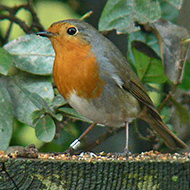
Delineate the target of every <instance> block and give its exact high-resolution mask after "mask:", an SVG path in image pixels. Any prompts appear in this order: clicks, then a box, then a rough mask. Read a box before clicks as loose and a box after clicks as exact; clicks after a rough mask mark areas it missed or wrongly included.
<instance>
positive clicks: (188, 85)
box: [179, 61, 190, 90]
mask: <svg viewBox="0 0 190 190" xmlns="http://www.w3.org/2000/svg"><path fill="white" fill-rule="evenodd" d="M179 87H180V88H182V89H184V90H189V89H190V62H189V61H187V64H186V66H185V70H184V78H183V81H182V83H181V84H180V85H179Z"/></svg>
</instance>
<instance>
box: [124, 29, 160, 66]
mask: <svg viewBox="0 0 190 190" xmlns="http://www.w3.org/2000/svg"><path fill="white" fill-rule="evenodd" d="M134 41H138V42H144V43H145V44H147V45H148V46H149V47H151V48H152V50H154V51H155V52H156V54H157V55H158V56H160V47H159V44H158V40H157V38H156V37H155V35H153V34H152V33H146V32H143V31H138V32H133V33H130V34H129V35H128V51H127V58H128V60H129V62H130V63H133V64H134V63H135V60H134V55H133V52H132V44H133V42H134Z"/></svg>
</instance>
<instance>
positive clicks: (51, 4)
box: [0, 0, 190, 153]
mask: <svg viewBox="0 0 190 190" xmlns="http://www.w3.org/2000/svg"><path fill="white" fill-rule="evenodd" d="M26 2H27V1H26V0H0V4H1V5H6V6H9V7H12V6H15V5H20V4H24V3H26ZM33 2H34V9H35V12H36V13H37V15H38V17H39V19H40V22H41V24H42V25H43V26H44V28H45V29H46V28H48V27H49V26H50V25H51V24H52V23H53V22H55V21H59V20H63V19H70V18H80V17H81V16H82V15H84V14H85V13H86V12H88V11H90V10H92V11H93V14H92V15H91V16H90V17H89V18H87V19H86V21H87V22H88V23H90V24H92V25H93V26H95V27H96V28H97V27H98V21H99V18H100V15H101V12H102V10H103V7H104V5H105V3H106V0H65V1H64V0H46V1H44V0H34V1H33ZM189 10H190V1H189V0H185V2H184V4H183V7H182V9H181V11H180V14H179V17H178V20H177V23H178V24H179V25H181V26H184V27H185V28H186V29H188V30H189V31H190V11H189ZM0 14H1V12H0ZM17 16H18V17H19V18H21V19H22V20H24V21H25V22H26V23H28V24H30V22H31V15H30V14H29V12H28V11H26V10H23V9H22V10H21V11H19V13H18V15H17ZM9 24H10V22H9V21H8V20H2V21H0V45H1V46H3V45H4V44H5V43H7V41H6V42H5V41H3V37H4V36H5V35H6V32H7V27H8V26H9ZM22 35H25V32H24V31H23V30H22V29H21V28H20V27H19V26H18V25H16V24H13V28H12V32H11V35H10V38H9V39H8V41H11V40H13V39H16V38H18V37H19V36H22ZM107 37H108V38H109V39H110V40H112V41H113V42H114V43H115V44H116V46H117V47H118V48H119V49H120V50H121V51H122V53H123V54H124V56H126V54H127V35H116V33H115V31H112V32H109V33H108V34H107ZM153 98H154V99H155V102H156V104H159V103H160V99H159V96H157V95H156V96H155V97H153ZM176 122H177V121H176ZM135 124H137V123H136V122H135V123H133V124H131V125H130V133H129V134H130V135H129V147H130V150H131V151H132V152H135V153H136V152H142V151H145V150H151V149H152V144H151V142H147V141H144V140H143V139H142V138H139V135H138V133H137V132H136V130H135V127H133V125H135ZM62 125H63V126H62V128H61V130H60V131H59V132H58V133H57V135H56V137H55V140H53V141H52V142H51V143H44V142H42V141H40V140H38V139H37V138H36V136H35V131H34V128H32V127H29V126H25V125H24V124H22V123H20V122H18V121H15V125H14V131H13V137H12V139H11V146H28V145H30V144H35V145H36V147H37V148H38V149H39V150H40V151H42V152H55V151H56V152H62V151H64V150H66V149H67V148H68V146H69V144H70V143H71V142H72V141H73V140H74V139H75V138H77V137H78V136H79V135H80V134H81V133H82V132H83V131H84V130H85V129H86V128H87V127H88V126H89V124H87V123H83V122H80V121H76V122H74V121H72V120H66V121H65V122H64V123H63V124H62ZM138 125H140V126H141V125H142V126H143V127H142V128H141V127H140V132H141V133H142V134H143V135H146V134H147V132H148V130H147V129H148V128H145V126H146V124H145V123H144V122H142V121H138ZM108 130H109V128H108V127H98V126H97V127H95V128H94V129H93V130H92V131H91V132H90V133H89V134H88V135H87V137H86V138H85V141H86V142H84V143H86V144H89V145H92V146H90V147H92V151H94V152H100V151H104V152H123V149H124V147H125V129H121V130H120V131H118V132H117V133H115V134H113V135H112V136H111V137H109V138H107V139H106V140H105V141H104V142H103V143H102V144H100V145H98V146H95V147H94V148H93V145H94V143H93V142H94V141H95V140H96V139H98V138H99V137H100V136H101V135H102V134H104V133H106V132H107V131H108ZM165 148H166V147H165V146H163V150H165Z"/></svg>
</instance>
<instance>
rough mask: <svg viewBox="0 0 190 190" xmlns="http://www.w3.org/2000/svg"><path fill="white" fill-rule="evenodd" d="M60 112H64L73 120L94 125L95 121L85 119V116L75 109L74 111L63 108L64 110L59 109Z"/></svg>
mask: <svg viewBox="0 0 190 190" xmlns="http://www.w3.org/2000/svg"><path fill="white" fill-rule="evenodd" d="M58 111H60V112H63V113H64V114H66V116H67V117H70V118H72V119H76V120H80V121H84V122H87V123H93V121H91V120H89V119H87V118H86V117H84V116H83V115H80V114H79V113H77V112H76V111H75V110H74V109H72V108H68V107H62V108H59V109H58Z"/></svg>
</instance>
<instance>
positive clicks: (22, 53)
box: [0, 0, 190, 150]
mask: <svg viewBox="0 0 190 190" xmlns="http://www.w3.org/2000/svg"><path fill="white" fill-rule="evenodd" d="M28 2H30V1H28ZM182 2H183V0H178V1H176V0H167V1H166V0H154V1H153V0H135V1H134V0H108V1H107V4H106V5H105V7H104V10H103V12H102V16H101V19H100V22H99V29H100V30H101V31H108V30H112V29H115V30H116V31H117V33H118V34H120V33H127V34H128V58H129V61H130V63H131V64H132V65H133V66H134V67H135V68H136V72H137V75H138V76H139V78H140V79H141V80H142V82H143V83H148V84H149V83H154V84H155V83H156V84H159V85H160V84H163V83H164V84H166V83H170V84H172V90H171V92H172V95H171V97H169V98H168V99H167V100H165V101H163V103H162V104H161V107H160V110H161V109H162V108H163V107H165V108H166V109H168V110H169V112H170V111H171V109H172V108H171V107H169V106H168V105H166V103H167V101H168V100H169V99H170V100H171V102H172V103H173V105H174V107H175V108H176V109H177V110H178V113H180V110H183V113H184V112H185V109H184V107H183V105H180V104H179V103H178V102H177V100H175V99H174V97H173V93H174V92H175V90H176V88H177V87H178V85H179V84H180V83H181V81H182V79H183V82H182V85H180V88H181V89H182V90H183V91H185V90H189V89H190V86H189V84H190V78H189V71H186V70H185V75H184V78H183V71H184V68H185V61H186V53H187V48H188V46H187V44H186V43H185V41H184V39H186V38H188V37H189V36H188V32H187V31H186V29H184V28H183V27H180V26H177V25H176V24H173V23H172V22H171V21H175V20H176V19H177V16H178V13H179V9H180V8H181V5H182ZM28 6H29V5H27V6H26V7H27V8H28V9H29V10H30V11H31V13H32V14H33V16H34V18H35V19H34V20H33V21H34V23H33V26H35V31H40V30H41V29H43V26H41V24H40V23H39V20H38V18H37V15H36V14H35V12H34V9H32V8H30V7H28ZM168 7H169V9H170V11H169V12H170V13H172V14H168V10H167V11H166V9H167V8H168ZM0 9H1V10H3V7H2V6H0ZM9 9H11V8H9ZM4 10H5V7H4ZM9 13H10V11H9ZM10 14H11V13H10ZM0 19H4V18H3V17H0ZM167 19H169V20H167ZM17 21H19V23H20V27H22V28H23V29H24V31H25V32H26V33H32V32H33V29H34V27H26V25H25V24H23V23H22V22H21V20H19V19H17ZM35 22H36V23H37V25H35ZM36 26H37V27H36ZM7 39H8V38H7V37H6V39H5V40H4V41H6V40H7ZM158 43H159V45H158ZM54 57H55V54H54V51H53V48H52V45H51V43H50V41H49V40H48V39H46V38H41V37H38V36H36V35H34V34H27V35H25V36H23V37H20V38H19V39H16V40H13V41H11V42H9V43H6V44H5V45H4V46H3V47H2V48H0V107H1V108H3V109H1V110H0V116H1V117H0V149H3V150H6V149H7V147H8V145H9V141H10V139H11V136H12V130H13V118H15V119H16V120H18V121H20V122H22V123H24V124H27V125H29V126H31V127H34V128H35V132H36V135H37V137H38V138H39V139H40V140H42V141H45V142H50V141H51V140H52V139H53V138H54V136H55V133H56V125H57V123H59V122H61V121H64V120H65V118H66V117H70V118H72V119H73V118H74V119H78V120H81V121H85V122H89V123H90V122H91V121H90V120H88V119H86V118H84V117H83V116H81V115H79V114H78V113H76V112H75V111H74V110H73V109H72V108H69V107H68V105H67V102H66V101H65V100H64V98H62V97H61V96H60V95H59V94H58V92H57V90H56V88H55V86H54V84H53V78H52V67H53V60H54ZM187 68H189V64H188V67H187ZM168 94H169V95H170V93H168ZM184 117H185V118H184ZM180 118H181V120H182V121H183V122H187V121H189V116H188V114H180Z"/></svg>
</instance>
